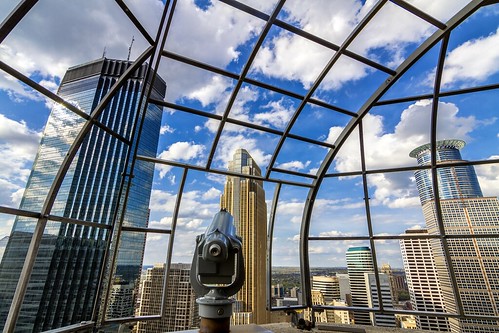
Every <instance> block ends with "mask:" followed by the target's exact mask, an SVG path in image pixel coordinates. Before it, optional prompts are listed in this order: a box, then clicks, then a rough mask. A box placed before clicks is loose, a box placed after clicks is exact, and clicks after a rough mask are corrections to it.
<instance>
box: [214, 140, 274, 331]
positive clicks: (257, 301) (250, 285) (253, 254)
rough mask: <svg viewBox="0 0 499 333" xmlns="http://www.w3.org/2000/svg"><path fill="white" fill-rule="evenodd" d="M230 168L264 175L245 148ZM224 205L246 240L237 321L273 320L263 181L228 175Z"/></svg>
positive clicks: (221, 201) (239, 150) (222, 200)
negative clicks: (269, 303) (269, 305)
mask: <svg viewBox="0 0 499 333" xmlns="http://www.w3.org/2000/svg"><path fill="white" fill-rule="evenodd" d="M228 169H229V171H231V172H236V173H241V174H244V175H255V176H261V170H260V167H259V166H258V165H257V164H256V162H255V161H254V160H253V158H252V157H251V155H250V154H249V153H248V152H247V151H246V150H244V149H237V150H236V152H235V153H234V158H233V160H232V161H229V168H228ZM220 206H221V208H222V209H227V211H228V212H229V213H231V214H232V216H233V217H234V223H235V225H236V231H237V233H238V235H239V236H241V237H242V239H243V256H244V264H245V269H246V280H245V282H244V285H243V287H242V289H241V290H240V291H239V292H238V293H237V294H236V299H237V304H236V307H235V310H234V315H233V318H232V319H233V323H234V324H251V323H254V324H264V323H268V322H269V320H270V313H269V312H268V311H266V301H265V300H266V280H265V279H266V274H265V272H266V267H265V263H266V256H267V204H266V202H265V191H264V189H263V182H262V181H260V180H255V179H250V178H242V177H237V176H228V177H227V181H226V183H225V186H224V193H223V194H222V196H221V198H220Z"/></svg>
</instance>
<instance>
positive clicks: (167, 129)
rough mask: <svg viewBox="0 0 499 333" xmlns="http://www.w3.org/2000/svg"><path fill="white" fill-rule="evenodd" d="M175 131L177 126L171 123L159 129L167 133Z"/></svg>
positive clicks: (161, 132)
mask: <svg viewBox="0 0 499 333" xmlns="http://www.w3.org/2000/svg"><path fill="white" fill-rule="evenodd" d="M173 132H175V128H172V127H170V126H169V125H163V126H161V129H160V130H159V133H160V134H165V133H170V134H171V133H173Z"/></svg>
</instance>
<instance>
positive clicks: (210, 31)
mask: <svg viewBox="0 0 499 333" xmlns="http://www.w3.org/2000/svg"><path fill="white" fill-rule="evenodd" d="M199 4H200V2H199V1H188V2H178V3H177V5H176V8H175V15H174V19H173V21H172V25H171V28H170V31H169V33H168V39H167V41H166V46H165V48H166V49H168V50H169V51H171V52H174V53H177V54H180V55H183V56H186V57H190V58H193V59H196V60H198V61H201V62H204V63H208V64H210V65H214V66H216V67H220V68H226V67H227V66H228V65H229V64H231V63H234V64H237V63H240V64H244V63H245V61H246V59H247V57H248V55H249V50H251V49H252V47H253V44H254V43H255V41H256V40H255V38H254V37H255V36H256V35H259V34H260V30H261V28H262V27H263V25H264V23H265V22H264V21H262V20H261V19H259V18H256V17H255V16H252V15H248V14H246V13H245V12H243V11H240V10H236V9H234V8H233V7H231V6H227V5H225V4H223V3H218V2H214V3H210V4H209V5H206V6H202V5H199ZM205 4H206V3H205ZM200 7H201V8H200ZM187 22H189V23H187ZM193 26H195V27H196V29H192V27H193ZM186 40H188V41H189V43H185V41H186Z"/></svg>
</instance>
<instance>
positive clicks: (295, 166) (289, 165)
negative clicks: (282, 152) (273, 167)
mask: <svg viewBox="0 0 499 333" xmlns="http://www.w3.org/2000/svg"><path fill="white" fill-rule="evenodd" d="M309 165H310V161H306V162H305V163H303V162H302V161H290V162H286V163H282V164H278V165H277V167H278V168H280V169H284V170H293V171H300V170H303V169H305V168H306V167H308V166H309Z"/></svg>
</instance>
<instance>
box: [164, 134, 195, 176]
mask: <svg viewBox="0 0 499 333" xmlns="http://www.w3.org/2000/svg"><path fill="white" fill-rule="evenodd" d="M204 150H205V147H204V146H203V145H198V144H195V143H193V142H185V141H179V142H175V143H174V144H172V145H171V146H170V147H169V148H168V150H164V151H162V152H161V153H160V154H159V155H158V158H161V159H164V160H168V161H189V160H192V159H200V158H202V157H203V153H204ZM157 168H158V169H159V170H160V171H159V176H160V178H163V177H164V176H165V175H166V174H167V173H168V171H170V170H171V168H172V167H171V166H168V165H159V164H158V165H157Z"/></svg>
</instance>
